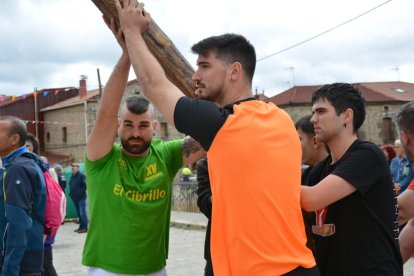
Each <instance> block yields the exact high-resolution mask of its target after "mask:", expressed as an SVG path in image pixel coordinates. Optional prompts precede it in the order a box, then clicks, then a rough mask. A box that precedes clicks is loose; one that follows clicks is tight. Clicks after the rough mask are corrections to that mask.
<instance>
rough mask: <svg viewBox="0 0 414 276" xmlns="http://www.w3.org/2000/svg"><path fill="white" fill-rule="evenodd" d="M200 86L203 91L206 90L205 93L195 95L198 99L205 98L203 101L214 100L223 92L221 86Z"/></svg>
mask: <svg viewBox="0 0 414 276" xmlns="http://www.w3.org/2000/svg"><path fill="white" fill-rule="evenodd" d="M200 88H202V89H203V90H204V91H203V92H205V93H206V92H207V93H206V94H207V95H206V94H203V93H200V94H198V95H197V96H196V98H197V99H199V100H205V101H209V102H213V103H214V102H216V100H217V99H218V98H219V97H220V96H221V94H222V93H223V88H222V87H221V88H217V89H214V88H213V89H212V88H210V89H206V87H205V86H204V85H203V84H201V85H200Z"/></svg>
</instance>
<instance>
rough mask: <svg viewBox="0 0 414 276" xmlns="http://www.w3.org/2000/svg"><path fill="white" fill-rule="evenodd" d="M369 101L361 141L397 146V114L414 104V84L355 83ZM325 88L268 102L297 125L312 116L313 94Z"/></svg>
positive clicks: (294, 92)
mask: <svg viewBox="0 0 414 276" xmlns="http://www.w3.org/2000/svg"><path fill="white" fill-rule="evenodd" d="M353 85H354V86H355V87H356V88H358V89H359V90H360V91H361V93H362V96H363V97H364V98H365V101H366V109H367V114H366V119H365V122H364V124H363V125H362V127H361V129H360V130H359V131H358V137H359V138H360V139H364V140H368V141H371V142H373V143H375V144H384V143H393V141H394V140H395V139H398V137H399V134H398V128H397V125H396V121H395V119H396V114H397V112H398V110H399V109H400V107H401V105H402V104H404V103H406V102H410V101H414V84H413V83H407V82H363V83H354V84H353ZM321 86H322V85H314V86H294V87H292V88H290V89H288V90H286V91H284V92H282V93H280V94H278V95H276V96H273V97H271V98H269V99H268V100H267V101H269V102H273V103H274V104H276V105H278V106H279V107H281V108H283V109H284V110H285V111H286V112H287V113H288V114H289V115H290V116H291V117H292V120H293V121H294V122H296V121H297V120H299V119H300V118H301V117H303V116H305V115H307V114H310V113H311V108H312V107H311V97H312V93H313V91H315V90H316V89H318V88H320V87H321Z"/></svg>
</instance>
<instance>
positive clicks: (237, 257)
mask: <svg viewBox="0 0 414 276" xmlns="http://www.w3.org/2000/svg"><path fill="white" fill-rule="evenodd" d="M115 4H116V7H117V11H118V14H119V18H120V25H121V29H122V31H123V34H124V36H125V40H126V44H127V46H128V54H129V58H130V60H131V63H132V66H133V68H134V70H135V73H136V75H137V78H138V82H139V83H140V85H141V86H142V87H143V90H144V93H145V95H146V96H147V97H148V98H149V99H150V100H151V102H153V103H154V104H155V106H156V107H157V109H158V110H159V111H160V112H161V114H162V115H163V116H164V118H165V119H166V120H167V121H168V122H169V123H170V124H172V125H174V126H175V127H176V128H177V130H178V131H180V132H182V133H186V134H188V135H190V136H191V137H193V138H194V139H195V140H197V141H198V142H199V143H200V144H201V146H202V147H203V148H204V149H205V150H206V151H207V155H208V167H209V177H210V180H211V190H212V194H213V195H212V200H213V203H212V208H213V209H212V218H213V223H212V225H211V258H212V263H213V270H214V275H218V276H222V275H225V276H228V275H284V274H286V275H309V276H310V275H319V273H318V271H317V269H316V268H315V260H314V258H313V255H312V252H311V251H310V250H309V249H308V248H307V247H306V245H305V244H306V236H305V231H304V227H303V219H302V216H301V209H300V163H301V162H300V151H301V149H300V143H299V139H298V136H297V133H296V131H295V127H294V124H293V122H292V120H291V118H290V117H289V115H288V114H287V113H286V112H284V111H283V110H281V109H279V108H278V107H276V106H275V105H274V104H272V103H265V102H263V101H259V100H256V99H255V98H254V97H253V93H252V79H253V75H254V70H255V66H256V53H255V49H254V47H253V45H252V44H251V43H250V42H249V41H248V40H247V39H246V38H245V37H243V36H241V35H236V34H224V35H220V36H214V37H209V38H206V39H204V40H202V41H200V42H199V43H197V44H195V45H194V46H193V47H192V51H193V52H194V53H196V54H198V58H197V67H198V68H197V70H196V72H195V73H194V75H193V77H192V79H193V81H194V83H195V88H196V89H195V94H196V95H197V97H198V98H199V99H197V100H194V99H191V98H189V97H185V96H184V94H183V92H182V91H180V90H179V89H178V88H177V87H176V86H175V85H174V84H173V83H171V82H170V81H169V80H168V78H167V77H166V75H165V73H164V71H163V69H162V67H161V65H160V64H159V63H158V62H157V60H156V59H155V57H154V56H153V55H152V54H151V52H150V51H149V50H148V47H147V45H146V43H145V41H144V39H143V35H142V34H143V33H144V32H145V31H146V29H147V27H148V24H149V22H150V18H149V14H148V13H146V12H145V11H144V10H143V6H142V4H138V5H136V3H135V2H134V1H123V6H122V5H121V3H120V1H118V0H117V1H116V2H115Z"/></svg>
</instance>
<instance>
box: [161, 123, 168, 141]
mask: <svg viewBox="0 0 414 276" xmlns="http://www.w3.org/2000/svg"><path fill="white" fill-rule="evenodd" d="M160 131H161V139H166V138H168V125H167V123H161V125H160Z"/></svg>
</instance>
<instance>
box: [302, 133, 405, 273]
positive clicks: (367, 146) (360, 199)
mask: <svg viewBox="0 0 414 276" xmlns="http://www.w3.org/2000/svg"><path fill="white" fill-rule="evenodd" d="M331 162H332V159H331V156H328V158H327V159H325V160H324V161H321V162H320V163H319V164H318V165H316V166H315V167H314V168H313V170H312V172H311V173H310V176H309V184H310V186H313V185H316V184H317V183H319V181H321V180H322V179H323V178H325V177H326V176H327V175H329V174H334V175H337V176H339V177H341V178H343V179H344V180H346V181H347V182H348V183H350V184H351V185H353V186H354V187H355V188H356V191H355V192H354V193H352V194H351V195H349V196H347V197H345V198H343V199H341V200H339V201H337V202H335V203H333V204H331V205H329V207H328V211H327V215H326V219H325V222H324V223H325V224H327V223H332V224H335V227H336V232H335V234H333V235H332V236H328V237H322V236H319V235H314V238H315V243H316V261H317V264H318V267H319V269H320V271H321V275H335V276H337V275H355V276H356V275H363V276H367V275H375V276H378V275H402V274H403V270H402V258H401V254H400V251H399V246H398V224H397V223H398V212H397V201H396V198H395V192H394V188H393V184H392V180H391V174H390V170H389V167H388V163H387V161H386V159H385V156H384V154H383V153H382V151H381V150H380V149H379V148H378V147H377V146H376V145H374V144H372V143H369V142H363V141H359V140H356V141H355V142H354V143H353V144H352V145H351V146H350V148H349V149H348V150H347V152H346V153H345V154H344V156H342V158H341V159H340V160H338V161H337V162H336V163H335V164H331Z"/></svg>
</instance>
